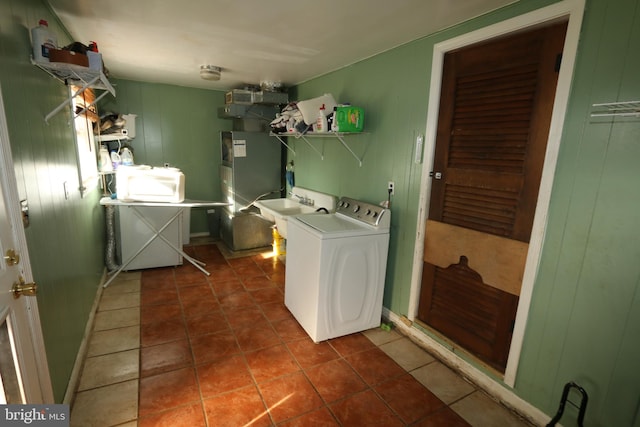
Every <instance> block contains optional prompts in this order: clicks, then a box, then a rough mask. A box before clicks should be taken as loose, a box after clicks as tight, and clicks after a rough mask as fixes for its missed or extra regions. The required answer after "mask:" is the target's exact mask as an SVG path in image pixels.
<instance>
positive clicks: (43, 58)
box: [31, 19, 58, 62]
mask: <svg viewBox="0 0 640 427" xmlns="http://www.w3.org/2000/svg"><path fill="white" fill-rule="evenodd" d="M31 42H32V44H33V60H34V61H36V62H49V50H50V49H57V47H58V40H57V38H56V35H55V34H54V33H53V32H52V31H51V30H49V23H48V22H47V21H45V20H44V19H41V20H40V22H38V26H37V27H34V28H32V29H31Z"/></svg>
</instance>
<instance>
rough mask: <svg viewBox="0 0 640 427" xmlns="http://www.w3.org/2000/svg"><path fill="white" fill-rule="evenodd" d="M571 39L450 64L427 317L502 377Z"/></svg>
mask: <svg viewBox="0 0 640 427" xmlns="http://www.w3.org/2000/svg"><path fill="white" fill-rule="evenodd" d="M565 32H566V22H565V23H556V24H553V25H549V26H547V27H544V28H537V29H534V30H530V31H526V32H521V33H517V34H514V35H509V36H506V37H503V38H500V39H496V40H490V41H488V42H485V43H479V44H477V45H473V46H470V47H465V48H461V49H458V50H456V51H453V52H449V53H447V54H446V55H445V58H444V62H443V80H442V88H441V101H440V110H439V117H438V130H437V133H436V135H437V136H436V138H437V141H436V148H435V155H434V171H435V172H439V173H440V174H439V176H440V177H441V178H440V179H434V180H433V181H432V188H431V197H430V205H429V222H428V224H427V230H426V233H425V257H424V260H425V263H424V270H423V280H422V289H421V296H420V304H419V309H418V319H419V320H422V321H423V322H425V323H426V324H427V325H429V326H431V327H433V328H434V329H436V330H437V331H439V332H441V333H443V334H445V335H446V336H448V337H449V338H451V339H452V340H453V341H455V342H457V343H458V344H460V345H461V346H463V347H464V348H465V349H467V350H468V351H470V352H471V353H473V354H476V355H478V357H480V358H481V359H482V360H483V361H485V362H487V363H489V364H490V365H492V366H494V367H496V368H497V369H504V366H505V364H506V357H507V355H508V350H509V345H510V341H511V328H512V325H513V321H514V319H515V313H516V310H517V302H518V295H519V292H520V287H521V284H522V274H523V270H524V261H525V259H526V253H527V249H528V242H529V238H530V235H531V227H532V225H533V218H534V214H535V207H536V200H537V195H538V189H539V185H540V178H541V175H542V165H543V162H544V154H545V151H546V142H547V139H548V132H549V124H550V120H551V112H552V108H553V102H554V98H555V89H556V83H557V71H558V58H560V57H561V53H562V46H563V44H564V34H565ZM430 228H431V230H429V229H430ZM461 230H462V231H461ZM481 236H484V237H481ZM487 236H489V237H491V238H485V237H487Z"/></svg>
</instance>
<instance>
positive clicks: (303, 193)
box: [254, 187, 337, 239]
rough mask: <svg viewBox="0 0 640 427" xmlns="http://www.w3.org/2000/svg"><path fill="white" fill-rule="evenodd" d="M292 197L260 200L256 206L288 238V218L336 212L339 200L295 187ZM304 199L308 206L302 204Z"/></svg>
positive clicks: (255, 203)
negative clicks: (320, 212)
mask: <svg viewBox="0 0 640 427" xmlns="http://www.w3.org/2000/svg"><path fill="white" fill-rule="evenodd" d="M291 193H292V196H291V197H290V198H289V197H287V198H282V199H268V200H258V201H256V202H254V205H255V206H256V207H257V208H258V209H260V215H262V216H263V217H264V218H265V219H267V220H268V221H271V222H273V223H275V224H276V228H277V229H278V233H279V234H280V235H281V236H282V237H284V238H285V239H286V238H287V217H288V216H291V215H300V214H306V213H313V212H315V211H316V210H318V209H320V208H325V209H326V210H327V211H328V212H334V211H335V210H336V202H337V198H336V197H335V196H332V195H330V194H325V193H320V192H318V191H313V190H308V189H306V188H302V187H293V189H292V191H291ZM302 199H305V200H307V201H308V202H309V203H308V204H303V203H300V201H301V200H302Z"/></svg>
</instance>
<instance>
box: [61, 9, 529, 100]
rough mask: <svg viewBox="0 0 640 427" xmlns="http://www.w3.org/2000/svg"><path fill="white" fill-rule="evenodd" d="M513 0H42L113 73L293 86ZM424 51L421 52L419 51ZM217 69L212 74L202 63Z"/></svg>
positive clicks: (177, 81)
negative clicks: (205, 74)
mask: <svg viewBox="0 0 640 427" xmlns="http://www.w3.org/2000/svg"><path fill="white" fill-rule="evenodd" d="M514 1H517V0H394V1H390V0H322V1H310V0H182V1H175V0H174V1H160V0H107V1H101V2H93V1H89V0H49V3H50V5H51V7H52V9H53V11H54V12H55V13H56V14H57V15H58V17H59V18H60V20H61V21H62V23H63V24H64V26H65V27H66V28H67V29H68V30H69V32H70V33H71V36H72V37H73V38H74V40H76V41H79V42H81V43H84V44H89V41H92V40H93V41H96V42H97V43H98V47H99V50H100V52H101V53H102V55H103V60H104V62H105V65H106V67H107V68H108V69H109V70H110V72H111V76H112V77H116V78H122V79H128V80H138V81H145V82H156V83H167V84H174V85H180V86H188V87H198V88H206V89H217V90H228V89H232V88H241V87H244V86H246V85H247V84H250V85H259V84H260V83H261V82H279V83H281V84H282V85H283V86H286V87H288V86H292V85H295V84H298V83H302V82H304V81H307V80H309V79H311V78H314V77H317V76H320V75H322V74H326V73H328V72H330V71H333V70H337V69H339V68H342V67H344V66H347V65H350V64H353V63H355V62H358V61H360V60H362V59H365V58H368V57H371V56H373V55H376V54H378V53H380V52H384V51H386V50H389V49H392V48H394V47H397V46H399V45H402V44H404V43H407V42H409V41H411V40H415V39H418V38H420V37H423V36H425V35H428V34H432V33H434V32H436V31H439V30H441V29H443V28H447V27H450V26H452V25H455V24H457V23H460V22H463V21H465V20H468V19H470V18H473V17H475V16H478V15H482V14H484V13H487V12H489V11H491V10H494V9H497V8H499V7H502V6H504V5H506V4H509V3H513V2H514ZM425 54H427V53H425ZM203 64H211V65H215V66H219V67H221V68H222V78H221V79H220V81H218V82H212V81H205V80H202V79H201V78H200V76H199V70H200V65H203Z"/></svg>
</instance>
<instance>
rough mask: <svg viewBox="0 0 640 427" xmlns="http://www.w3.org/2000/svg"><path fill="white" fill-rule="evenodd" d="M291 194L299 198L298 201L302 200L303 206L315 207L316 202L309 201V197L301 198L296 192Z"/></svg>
mask: <svg viewBox="0 0 640 427" xmlns="http://www.w3.org/2000/svg"><path fill="white" fill-rule="evenodd" d="M289 194H290V195H292V196H294V197H297V198H298V199H300V203H301V204H303V205H308V206H313V203H314V201H313V200H311V199H309V198H308V197H306V196H300V195H298V194H296V193H294V192H291V191H290V192H289Z"/></svg>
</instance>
